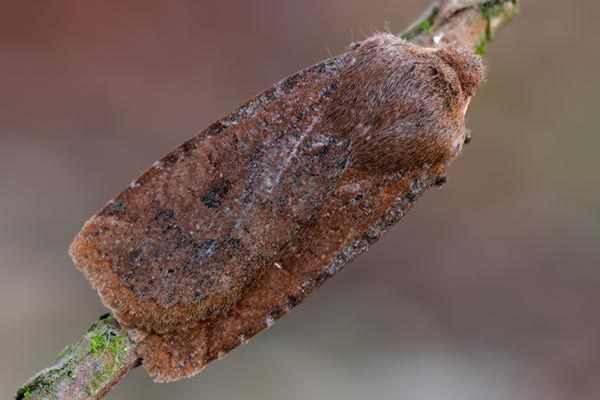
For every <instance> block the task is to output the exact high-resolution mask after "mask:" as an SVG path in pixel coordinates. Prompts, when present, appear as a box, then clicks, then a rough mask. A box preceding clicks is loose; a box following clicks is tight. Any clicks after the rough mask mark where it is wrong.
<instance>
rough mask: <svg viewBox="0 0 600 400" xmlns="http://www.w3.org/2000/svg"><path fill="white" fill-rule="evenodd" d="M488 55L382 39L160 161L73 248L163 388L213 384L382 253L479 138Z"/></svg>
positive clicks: (301, 76)
mask: <svg viewBox="0 0 600 400" xmlns="http://www.w3.org/2000/svg"><path fill="white" fill-rule="evenodd" d="M483 76H484V68H483V66H482V63H481V60H480V58H479V57H477V56H475V55H473V54H472V53H471V52H470V51H468V50H466V49H462V48H459V47H447V48H442V49H432V48H424V47H419V46H416V45H413V44H410V43H408V42H406V41H404V40H402V39H399V38H397V37H396V36H394V35H391V34H376V35H374V36H372V37H370V38H368V39H366V40H364V41H363V42H361V43H359V44H356V45H353V46H351V48H350V49H349V50H348V51H347V52H346V53H344V54H341V55H339V56H337V57H334V58H331V59H328V60H326V61H324V62H322V63H319V64H317V65H314V66H312V67H309V68H307V69H305V70H303V71H301V72H298V73H296V74H294V75H292V76H290V77H288V78H287V79H284V80H282V81H280V82H279V83H277V84H275V85H274V86H273V87H271V88H270V89H268V90H266V91H265V92H263V93H262V94H260V95H258V96H256V97H255V98H253V99H252V100H250V101H249V102H247V103H246V104H244V105H243V106H241V107H240V108H239V109H237V110H236V111H235V112H233V113H232V114H230V115H228V116H226V117H224V118H223V119H221V120H220V121H218V122H216V123H214V124H212V125H211V126H209V127H208V128H207V129H206V130H205V131H203V132H202V133H201V134H199V135H198V136H196V137H194V138H193V139H191V140H189V141H188V142H186V143H184V144H183V145H181V146H180V147H179V148H177V149H176V150H174V151H172V152H171V153H169V154H167V155H166V156H165V157H163V158H162V159H161V160H160V161H158V162H156V163H155V164H154V165H153V166H152V167H151V168H150V169H149V170H147V171H146V172H145V173H144V174H143V175H142V176H141V177H140V178H139V179H137V180H136V181H134V182H133V183H132V184H131V185H130V186H129V187H128V188H127V189H126V190H125V191H123V192H122V193H120V194H119V195H118V196H117V197H116V198H115V199H113V200H112V201H110V202H109V203H108V204H107V205H106V206H105V207H104V208H103V209H102V210H100V212H98V213H97V214H96V215H95V216H93V217H92V218H91V219H90V220H89V221H88V222H87V223H86V224H85V226H84V227H83V229H82V231H81V232H80V233H79V234H78V235H77V237H76V238H75V240H74V242H73V244H72V245H71V248H70V253H71V256H72V258H73V260H74V262H75V264H76V265H77V267H78V268H79V269H80V270H81V271H83V273H84V274H85V276H86V277H87V279H88V280H89V281H90V282H91V284H92V286H93V287H94V288H96V289H97V291H98V293H99V295H100V298H101V300H102V301H103V303H104V304H105V305H106V306H107V307H108V308H110V310H111V311H112V312H113V313H114V316H115V317H116V318H117V320H118V321H119V322H120V323H121V324H122V325H123V326H125V327H127V328H129V329H130V330H131V331H130V332H131V333H132V337H133V338H134V340H135V341H136V342H137V343H138V350H137V351H138V353H139V356H140V357H141V358H142V359H143V363H144V366H145V368H146V370H147V371H148V373H149V374H150V375H151V376H152V377H153V378H154V380H155V381H157V382H166V381H174V380H177V379H180V378H183V377H189V376H192V375H194V374H196V373H198V372H200V371H201V370H202V369H203V368H204V367H205V365H206V364H207V363H209V362H210V361H212V360H215V359H219V358H222V357H223V356H224V355H225V354H226V353H227V352H229V351H230V350H232V349H233V348H235V347H237V346H238V345H240V344H241V343H245V342H246V341H247V340H248V339H249V338H251V337H252V336H254V335H255V334H256V333H258V332H260V331H261V330H263V329H265V328H267V327H270V326H271V325H272V324H273V323H274V321H276V320H277V319H278V318H280V317H281V316H283V315H284V314H286V313H287V312H289V311H290V310H291V309H292V308H294V307H295V306H296V305H297V304H298V303H300V302H301V301H302V300H303V299H304V298H305V297H306V296H307V295H308V294H310V293H311V292H312V291H313V290H314V289H315V288H317V287H318V286H319V285H321V284H322V283H323V282H324V281H325V280H326V279H328V278H329V277H330V276H332V275H334V274H335V273H336V272H338V271H339V270H340V269H341V268H342V267H343V266H344V265H345V264H347V263H348V262H349V261H350V260H351V259H352V258H353V257H355V256H356V255H357V254H360V253H361V252H363V251H364V250H366V248H367V247H368V246H369V245H370V244H372V243H373V242H375V241H376V240H377V239H378V238H379V237H380V236H381V234H382V233H383V232H384V231H385V230H386V229H387V228H388V227H389V226H390V225H392V224H393V223H395V222H396V221H397V220H398V219H399V218H400V217H401V216H402V215H403V214H404V213H405V212H406V211H407V210H408V209H409V208H410V206H411V204H412V203H413V202H414V200H415V198H416V197H417V196H418V195H419V194H420V193H421V192H422V191H424V190H425V189H426V188H427V187H429V186H431V185H432V184H434V183H435V181H437V180H438V179H437V177H439V176H443V175H444V172H445V169H446V166H447V165H448V163H449V162H450V161H451V160H452V159H453V158H454V157H455V156H456V155H457V154H458V153H459V152H460V150H461V147H462V146H463V143H464V142H465V135H466V129H465V113H466V111H467V107H468V105H469V102H470V100H471V97H472V96H473V95H474V93H475V90H476V89H477V88H478V86H479V85H480V83H481V81H482V79H483Z"/></svg>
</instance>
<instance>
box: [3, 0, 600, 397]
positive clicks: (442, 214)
mask: <svg viewBox="0 0 600 400" xmlns="http://www.w3.org/2000/svg"><path fill="white" fill-rule="evenodd" d="M428 4H429V0H405V1H398V0H369V1H360V0H328V1H321V0H303V1H292V0H286V1H275V0H269V1H266V0H265V1H252V2H251V1H241V0H237V1H233V0H222V1H219V2H216V1H215V2H208V1H191V0H181V1H148V0H145V1H86V2H79V1H72V0H71V1H69V0H56V1H47V2H34V1H8V2H4V3H3V10H2V14H1V15H0V88H1V92H0V270H1V271H2V278H1V279H0V321H1V322H0V393H1V395H0V396H1V397H3V398H10V397H11V396H12V395H13V393H14V391H15V390H16V389H17V387H18V386H19V385H20V384H21V383H23V382H24V381H25V380H27V379H28V378H29V377H30V376H31V375H32V374H33V373H35V372H36V371H38V370H40V369H41V368H42V367H44V366H46V365H47V364H48V363H49V362H50V361H51V360H53V358H54V357H55V356H56V355H57V354H58V352H59V351H60V350H61V349H62V348H63V347H64V346H65V345H67V344H69V343H71V342H73V341H75V340H76V339H77V338H78V337H79V336H80V334H82V333H83V332H84V331H85V330H86V329H87V328H88V326H89V325H90V323H91V322H93V321H94V320H95V319H96V318H97V317H98V316H99V315H100V314H102V313H103V312H105V310H104V309H103V307H102V306H101V304H100V302H99V300H98V297H97V296H96V294H95V292H93V291H92V290H91V289H90V287H89V285H88V283H87V281H85V279H84V277H83V275H82V274H80V273H79V272H78V271H77V270H76V269H75V268H74V267H73V265H72V263H71V261H70V259H69V257H68V255H67V247H68V245H69V243H70V241H71V240H72V238H73V237H74V235H75V234H76V233H77V232H78V231H79V229H80V228H81V226H82V224H83V222H84V221H85V220H86V219H87V218H88V217H89V216H91V215H92V214H93V213H94V212H95V211H97V210H98V209H99V208H100V207H101V206H102V205H103V204H105V202H106V201H107V200H108V199H110V198H111V197H112V196H113V195H115V194H116V193H118V192H119V191H121V190H122V189H124V188H125V187H126V186H127V185H128V183H129V182H130V181H131V180H132V178H134V177H136V176H137V175H138V174H139V173H141V172H142V171H143V170H144V169H145V168H146V167H148V166H149V165H151V164H152V163H153V161H155V160H156V159H158V158H159V157H160V156H161V155H163V154H165V153H166V152H167V151H169V150H171V149H172V148H174V147H176V146H177V145H179V144H180V143H182V142H183V141H185V140H186V139H188V138H190V137H192V136H193V135H194V134H196V133H198V132H200V131H201V130H202V129H203V128H204V127H206V126H207V125H208V124H209V123H211V122H213V121H215V120H217V119H219V118H220V117H221V116H223V115H225V114H227V113H229V112H230V111H232V110H233V109H234V108H235V107H236V106H237V105H239V104H240V103H241V102H243V101H245V100H246V99H248V98H249V97H251V96H253V95H254V94H256V93H258V92H260V91H261V90H263V89H264V88H266V87H269V86H270V85H271V84H272V83H273V82H275V81H277V80H279V79H280V78H282V77H284V76H286V75H289V74H291V73H293V72H295V71H297V70H299V69H301V68H303V67H305V66H307V65H310V64H312V63H315V62H317V61H319V60H321V59H323V58H327V57H328V56H329V55H330V54H337V53H340V52H342V51H344V49H345V48H346V46H347V45H348V44H349V43H350V42H352V41H354V40H360V39H362V38H364V37H365V36H367V35H368V34H370V33H373V32H374V31H377V30H385V29H389V30H391V31H392V32H399V31H402V30H403V28H404V27H405V26H407V25H408V24H409V23H411V22H412V21H413V20H414V19H415V18H416V17H417V16H418V15H420V13H421V12H422V11H423V9H424V8H425V6H426V5H428ZM599 13H600V3H599V2H592V1H573V2H570V1H564V0H561V1H559V0H545V1H532V0H529V1H528V0H525V1H524V4H523V7H522V13H521V15H520V16H519V17H518V18H516V19H515V20H514V22H513V24H512V25H510V26H509V27H508V28H507V29H505V30H503V31H502V32H501V33H500V34H499V35H498V37H497V39H496V41H495V42H494V43H493V44H492V46H491V47H490V52H489V55H488V57H487V64H488V65H489V81H488V83H487V84H486V85H485V87H483V89H481V90H480V92H479V93H478V96H477V97H476V99H475V101H474V102H473V105H472V107H471V110H470V113H469V125H470V127H471V128H472V129H473V132H474V141H473V144H472V145H470V146H469V147H468V148H467V150H466V151H465V152H464V154H463V156H462V157H461V158H460V159H459V160H458V161H456V162H455V163H454V164H453V166H452V167H451V169H450V182H449V184H448V185H446V186H445V187H444V188H443V189H442V190H433V191H431V192H429V193H427V194H426V195H425V197H424V198H423V199H422V200H421V201H420V202H419V204H418V205H417V207H416V208H415V209H414V210H413V211H412V212H411V213H409V215H408V216H407V217H405V218H404V220H403V221H402V222H401V223H400V224H399V225H398V226H396V227H395V228H394V229H393V230H392V231H391V232H390V233H388V235H387V236H386V237H385V238H384V239H383V240H382V241H381V242H380V243H378V244H377V245H375V246H374V247H373V248H372V249H371V251H370V252H369V253H368V254H367V255H364V256H362V257H360V258H359V259H358V260H357V261H355V262H354V263H353V264H352V265H351V266H349V267H348V268H347V269H346V270H345V271H344V272H343V273H341V274H340V275H338V276H337V277H335V278H334V279H333V280H331V281H329V282H328V283H327V284H326V285H325V286H324V287H323V288H322V289H321V290H320V291H318V292H317V293H315V294H314V295H313V296H312V297H311V298H310V299H309V300H308V301H307V302H306V303H304V304H303V305H302V306H300V307H299V308H297V309H296V311H294V312H293V313H292V314H291V315H290V316H288V317H286V318H284V319H283V320H282V321H280V322H279V323H278V324H276V325H275V327H274V328H273V329H271V330H269V331H268V332H265V333H263V334H261V335H259V336H257V337H256V338H254V340H252V342H251V345H249V346H244V347H242V348H239V349H238V350H236V351H234V352H233V353H232V354H230V355H229V356H228V357H227V358H226V359H225V360H224V361H221V362H216V363H213V364H211V365H210V367H209V368H208V369H207V370H206V371H205V372H204V373H202V374H201V375H199V376H197V377H195V378H193V379H191V380H186V381H182V382H178V383H174V384H168V385H155V384H151V381H150V379H149V378H148V377H147V376H146V374H145V372H144V370H143V369H141V368H138V369H137V370H136V371H134V372H133V373H132V374H131V376H129V377H128V378H127V379H126V380H125V381H124V382H123V383H122V384H121V385H119V386H118V387H117V388H116V390H115V391H114V392H112V393H111V395H110V398H112V399H147V400H150V399H167V398H169V399H170V398H177V399H208V398H210V399H237V398H239V399H261V400H264V399H345V400H348V399H364V398H374V399H405V400H413V399H415V400H416V399H418V400H437V399H460V400H470V399H474V400H475V399H484V398H485V399H533V400H536V399H544V400H562V399H598V398H600V379H598V376H600V319H599V318H598V303H599V300H600V200H599V198H600V174H599V170H600V157H599V155H598V153H599V151H600V150H599V149H600V135H599V134H598V129H599V123H598V121H597V118H598V100H597V93H599V92H600V78H599V77H598V71H600V52H598V51H597V49H596V48H595V45H597V44H598V43H600V27H599V26H598V23H597V21H598V17H599V15H600V14H599Z"/></svg>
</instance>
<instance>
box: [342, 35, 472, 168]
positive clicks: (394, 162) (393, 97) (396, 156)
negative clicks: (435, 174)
mask: <svg viewBox="0 0 600 400" xmlns="http://www.w3.org/2000/svg"><path fill="white" fill-rule="evenodd" d="M350 55H351V57H353V63H352V65H351V66H350V67H349V68H348V69H347V70H345V71H344V72H343V73H342V74H341V78H340V79H341V84H340V88H339V90H338V93H337V98H336V99H335V101H334V103H333V106H332V113H331V114H330V115H332V119H333V120H334V121H336V123H337V125H338V126H339V129H340V130H342V131H346V132H349V135H350V136H351V138H352V140H353V143H354V144H353V154H354V155H353V162H354V163H355V164H357V165H358V164H360V165H363V166H365V168H369V169H373V170H377V171H386V172H387V171H398V170H407V169H411V168H414V167H420V166H421V165H423V164H425V163H428V164H433V163H436V162H440V161H446V160H448V159H450V158H452V157H453V156H454V155H455V154H456V153H457V152H458V150H459V149H457V148H456V143H458V142H460V140H461V138H462V136H464V131H465V127H464V118H465V113H466V110H467V108H468V105H469V103H470V101H471V97H472V96H473V95H474V93H475V91H476V90H477V88H478V87H479V86H480V84H481V82H482V81H483V79H484V67H483V64H482V61H481V59H480V58H479V57H477V56H476V55H474V54H473V53H472V52H470V51H469V50H467V49H464V48H460V47H447V48H443V49H432V48H426V47H420V46H416V45H414V44H411V43H408V42H406V41H404V40H402V39H399V38H397V37H396V36H394V35H389V34H379V35H375V36H373V37H371V38H369V39H367V40H366V41H364V42H363V43H362V44H361V45H360V46H358V47H356V48H355V49H354V50H353V52H351V53H350Z"/></svg>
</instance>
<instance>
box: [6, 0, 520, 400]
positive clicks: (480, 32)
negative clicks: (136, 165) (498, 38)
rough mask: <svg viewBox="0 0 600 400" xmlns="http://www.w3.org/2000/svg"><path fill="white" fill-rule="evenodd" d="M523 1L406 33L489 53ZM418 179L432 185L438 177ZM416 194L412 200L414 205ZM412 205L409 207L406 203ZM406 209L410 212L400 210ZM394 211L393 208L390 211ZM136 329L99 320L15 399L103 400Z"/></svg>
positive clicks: (441, 12)
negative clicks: (499, 31) (492, 44)
mask: <svg viewBox="0 0 600 400" xmlns="http://www.w3.org/2000/svg"><path fill="white" fill-rule="evenodd" d="M518 3H519V2H518V0H440V1H437V2H435V3H434V4H433V5H432V6H431V7H429V8H428V10H427V11H426V12H425V14H424V15H423V16H422V17H421V18H419V19H418V20H417V21H416V22H415V23H414V24H413V25H412V26H411V27H410V28H408V29H407V30H406V31H405V32H404V33H403V34H402V35H401V36H402V37H403V38H405V39H406V40H409V41H412V42H414V43H417V44H419V45H423V46H436V47H442V46H445V45H448V44H457V45H461V46H464V47H469V48H472V49H473V50H474V51H475V52H477V53H478V54H480V55H484V54H485V51H486V50H487V45H488V43H489V42H490V40H492V39H493V37H494V34H495V33H496V31H497V29H498V28H499V27H500V26H502V25H504V24H505V23H507V22H509V21H510V20H511V19H512V17H513V16H514V15H515V14H516V13H517V12H518V6H519V4H518ZM424 175H426V178H425V179H423V178H422V177H421V179H420V180H419V182H417V179H415V182H413V183H414V184H415V186H423V185H424V186H425V187H429V186H431V185H434V184H435V183H436V180H438V179H439V178H438V177H436V176H427V175H428V173H427V172H424ZM414 201H416V197H415V198H414V199H411V203H412V202H414ZM406 208H409V207H406ZM401 211H402V212H405V211H406V210H401ZM390 212H393V210H390ZM130 335H132V332H128V331H127V330H125V329H123V328H121V327H120V326H119V324H118V323H117V321H116V320H115V319H114V318H113V317H112V316H110V315H108V316H105V317H102V318H100V320H99V321H97V322H96V323H95V324H94V325H92V327H91V328H90V329H89V330H88V331H87V333H86V334H85V335H84V336H83V337H82V338H81V339H80V340H79V341H78V342H77V343H76V344H74V345H71V346H68V347H67V348H66V349H65V350H64V351H63V352H62V353H61V354H60V355H59V357H58V359H57V360H56V361H55V362H54V363H53V364H52V365H51V366H50V367H48V368H46V369H44V370H43V371H41V372H39V373H38V374H37V375H36V376H35V377H33V378H32V379H31V380H30V381H29V382H28V383H27V384H25V385H23V386H22V387H21V388H20V389H19V391H18V392H17V395H16V399H17V400H21V399H32V400H33V399H36V400H37V399H57V400H58V399H60V400H62V399H78V400H79V399H81V400H83V399H86V400H87V399H100V398H102V397H104V396H105V395H106V394H107V393H108V392H109V391H110V389H111V388H112V387H113V386H114V385H116V384H118V383H119V382H120V381H121V380H122V379H123V377H124V376H125V375H126V374H127V373H128V372H129V371H130V370H131V369H132V368H134V367H136V366H138V365H140V363H141V360H140V359H139V357H138V356H137V354H136V344H135V342H134V340H132V339H131V338H130Z"/></svg>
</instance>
